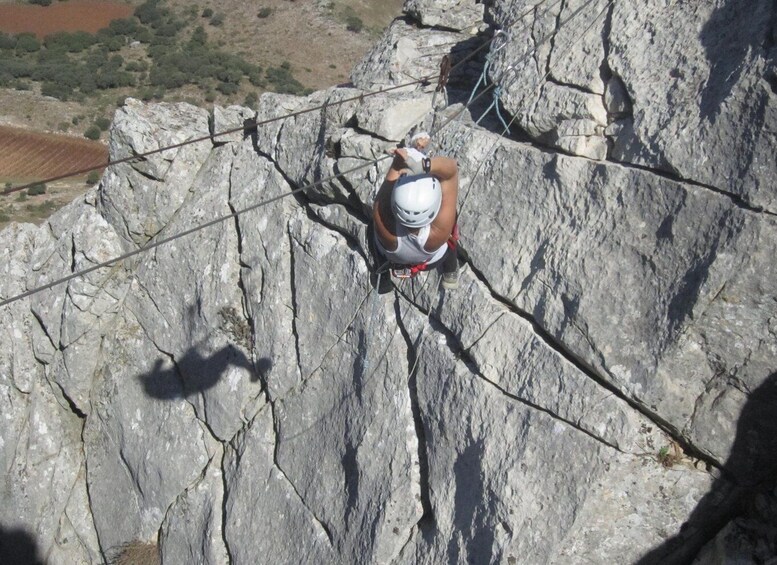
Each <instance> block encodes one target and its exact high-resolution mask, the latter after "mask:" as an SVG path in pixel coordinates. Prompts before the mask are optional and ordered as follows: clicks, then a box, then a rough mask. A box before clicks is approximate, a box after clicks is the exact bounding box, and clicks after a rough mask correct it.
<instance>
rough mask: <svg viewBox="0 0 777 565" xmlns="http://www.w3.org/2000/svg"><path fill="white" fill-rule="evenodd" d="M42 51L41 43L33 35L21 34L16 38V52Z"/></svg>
mask: <svg viewBox="0 0 777 565" xmlns="http://www.w3.org/2000/svg"><path fill="white" fill-rule="evenodd" d="M39 49H40V41H38V40H37V38H36V37H35V36H34V35H33V34H31V33H20V34H19V35H17V36H16V50H17V51H25V52H27V53H34V52H35V51H38V50H39Z"/></svg>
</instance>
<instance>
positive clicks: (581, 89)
mask: <svg viewBox="0 0 777 565" xmlns="http://www.w3.org/2000/svg"><path fill="white" fill-rule="evenodd" d="M545 80H546V81H547V82H549V83H551V84H555V85H556V86H562V87H564V88H568V89H570V90H574V91H576V92H581V93H583V94H593V95H594V96H601V93H599V92H594V91H593V90H590V89H588V88H584V87H582V86H580V85H579V84H572V83H571V82H563V81H560V80H558V79H556V78H553V77H552V76H550V75H548V78H547V79H545Z"/></svg>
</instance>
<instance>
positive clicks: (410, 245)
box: [375, 222, 448, 265]
mask: <svg viewBox="0 0 777 565" xmlns="http://www.w3.org/2000/svg"><path fill="white" fill-rule="evenodd" d="M396 228H397V248H396V249H395V250H394V251H388V250H387V249H386V248H385V247H383V244H382V243H381V242H380V239H379V238H378V236H377V234H376V235H375V245H376V246H377V247H378V251H380V252H381V253H382V254H383V255H384V256H385V257H386V259H388V260H389V261H391V262H392V263H397V264H400V265H418V264H420V263H425V262H427V261H428V262H429V263H435V262H437V261H439V260H440V259H442V258H443V256H445V252H446V251H447V249H448V243H447V242H446V243H443V244H442V247H440V248H439V249H437V250H436V251H426V250H425V249H424V245H425V244H426V240H427V239H428V238H429V232H430V230H431V224H430V225H428V226H424V227H422V228H421V229H420V230H419V231H418V233H417V234H412V233H409V232H408V230H407V228H406V227H405V226H403V225H402V224H400V223H399V222H397V223H396Z"/></svg>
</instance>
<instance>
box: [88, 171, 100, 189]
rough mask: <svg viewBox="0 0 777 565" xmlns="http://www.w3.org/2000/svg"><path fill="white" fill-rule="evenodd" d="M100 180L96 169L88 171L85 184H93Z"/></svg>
mask: <svg viewBox="0 0 777 565" xmlns="http://www.w3.org/2000/svg"><path fill="white" fill-rule="evenodd" d="M99 181H100V173H99V172H98V171H90V172H89V175H88V176H87V177H86V184H87V185H89V186H92V185H95V184H97V183H98V182H99Z"/></svg>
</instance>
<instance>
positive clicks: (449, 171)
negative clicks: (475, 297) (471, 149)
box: [372, 148, 459, 292]
mask: <svg viewBox="0 0 777 565" xmlns="http://www.w3.org/2000/svg"><path fill="white" fill-rule="evenodd" d="M389 153H390V154H392V155H394V160H393V161H392V163H391V167H390V168H389V170H388V172H387V173H386V178H385V179H384V181H383V184H382V185H381V187H380V189H379V190H378V194H377V195H376V197H375V203H374V204H373V211H372V218H373V222H374V227H375V247H376V250H377V253H378V255H379V256H381V257H382V258H383V259H384V260H385V262H386V263H387V264H388V267H389V268H390V269H391V273H392V274H393V275H394V276H395V277H399V278H406V277H412V276H415V275H416V274H417V273H418V272H420V271H425V270H427V269H431V268H434V267H437V266H438V265H441V266H442V287H443V288H445V289H448V290H452V289H455V288H457V287H458V253H457V249H456V247H457V240H458V229H457V226H456V200H457V198H458V191H459V173H458V166H457V164H456V161H455V160H454V159H451V158H449V157H437V156H436V157H432V158H429V157H426V156H425V155H424V154H423V153H422V152H420V151H418V150H417V149H407V148H398V149H391V150H390V151H389ZM419 155H420V156H421V157H420V158H419ZM385 267H386V264H384V266H383V267H382V268H379V269H378V272H379V273H381V283H382V284H381V285H380V287H381V288H379V292H387V291H388V290H390V288H391V283H390V278H389V276H388V273H385V274H384V273H383V271H384V270H385ZM384 280H385V281H386V283H388V284H385V283H384V282H383V281H384Z"/></svg>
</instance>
